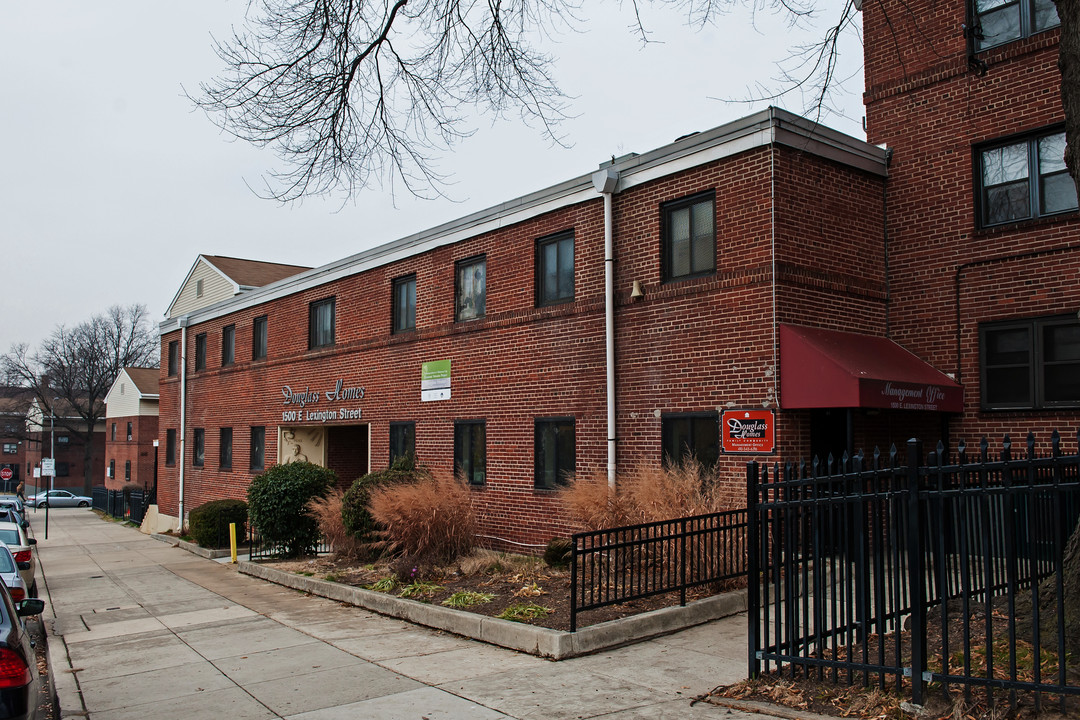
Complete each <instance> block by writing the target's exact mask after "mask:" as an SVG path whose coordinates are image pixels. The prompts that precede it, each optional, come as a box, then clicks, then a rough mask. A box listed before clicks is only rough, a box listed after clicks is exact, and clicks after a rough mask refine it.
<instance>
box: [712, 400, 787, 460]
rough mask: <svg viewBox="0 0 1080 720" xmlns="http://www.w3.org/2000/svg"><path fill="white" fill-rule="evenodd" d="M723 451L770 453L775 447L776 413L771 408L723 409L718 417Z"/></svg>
mask: <svg viewBox="0 0 1080 720" xmlns="http://www.w3.org/2000/svg"><path fill="white" fill-rule="evenodd" d="M720 438H721V442H720V445H721V447H722V448H723V451H724V452H725V453H771V452H773V450H775V448H776V413H775V412H773V411H772V410H725V411H724V413H723V415H722V416H721V418H720Z"/></svg>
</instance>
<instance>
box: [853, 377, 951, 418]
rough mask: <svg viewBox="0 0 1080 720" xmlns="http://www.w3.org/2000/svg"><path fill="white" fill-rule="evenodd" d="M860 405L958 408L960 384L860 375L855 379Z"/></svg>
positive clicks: (908, 408) (900, 408)
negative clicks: (952, 384)
mask: <svg viewBox="0 0 1080 720" xmlns="http://www.w3.org/2000/svg"><path fill="white" fill-rule="evenodd" d="M859 404H860V406H861V407H876V408H888V409H890V410H934V411H937V412H962V411H963V409H964V390H963V388H961V387H959V386H956V387H952V386H949V385H916V384H914V383H903V382H892V381H890V380H871V379H864V380H862V381H861V382H860V383H859Z"/></svg>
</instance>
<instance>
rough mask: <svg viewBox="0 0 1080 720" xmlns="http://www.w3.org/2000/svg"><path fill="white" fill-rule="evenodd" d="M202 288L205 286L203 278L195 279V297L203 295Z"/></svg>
mask: <svg viewBox="0 0 1080 720" xmlns="http://www.w3.org/2000/svg"><path fill="white" fill-rule="evenodd" d="M202 288H203V281H202V280H196V281H195V297H202Z"/></svg>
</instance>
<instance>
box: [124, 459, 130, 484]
mask: <svg viewBox="0 0 1080 720" xmlns="http://www.w3.org/2000/svg"><path fill="white" fill-rule="evenodd" d="M124 481H125V482H131V461H130V460H125V461H124Z"/></svg>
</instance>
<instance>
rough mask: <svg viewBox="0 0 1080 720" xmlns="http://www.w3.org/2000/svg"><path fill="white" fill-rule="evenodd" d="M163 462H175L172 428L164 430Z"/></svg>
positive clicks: (169, 463) (168, 463)
mask: <svg viewBox="0 0 1080 720" xmlns="http://www.w3.org/2000/svg"><path fill="white" fill-rule="evenodd" d="M165 464H166V465H175V464H176V430H175V429H173V428H169V429H168V430H166V431H165Z"/></svg>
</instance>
